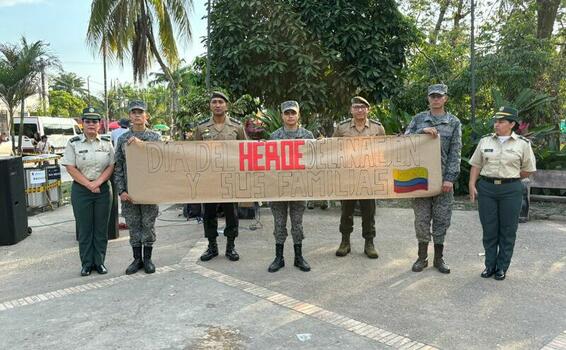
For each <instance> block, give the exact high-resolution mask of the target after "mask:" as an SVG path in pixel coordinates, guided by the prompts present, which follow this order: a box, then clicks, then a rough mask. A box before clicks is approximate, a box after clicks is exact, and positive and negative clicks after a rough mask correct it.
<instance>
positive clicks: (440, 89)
mask: <svg viewBox="0 0 566 350" xmlns="http://www.w3.org/2000/svg"><path fill="white" fill-rule="evenodd" d="M432 94H439V95H448V86H446V85H444V84H433V85H431V86H429V87H428V96H430V95H432Z"/></svg>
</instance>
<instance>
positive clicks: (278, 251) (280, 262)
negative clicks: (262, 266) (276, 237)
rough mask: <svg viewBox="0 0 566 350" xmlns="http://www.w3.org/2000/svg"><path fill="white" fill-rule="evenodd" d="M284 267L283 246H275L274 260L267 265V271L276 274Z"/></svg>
mask: <svg viewBox="0 0 566 350" xmlns="http://www.w3.org/2000/svg"><path fill="white" fill-rule="evenodd" d="M284 266H285V258H283V244H279V243H277V244H275V260H273V262H272V263H271V265H269V268H268V269H267V271H269V272H277V271H279V269H281V268H282V267H284Z"/></svg>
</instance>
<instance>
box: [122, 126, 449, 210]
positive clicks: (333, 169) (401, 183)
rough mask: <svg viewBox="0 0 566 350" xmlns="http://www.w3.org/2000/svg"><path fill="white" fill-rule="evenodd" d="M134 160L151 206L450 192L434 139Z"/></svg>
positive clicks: (231, 144)
mask: <svg viewBox="0 0 566 350" xmlns="http://www.w3.org/2000/svg"><path fill="white" fill-rule="evenodd" d="M126 159H127V168H128V193H129V194H130V196H131V197H132V198H133V199H134V201H135V202H136V203H144V204H159V203H220V202H254V201H292V200H320V199H370V198H413V197H430V196H434V195H437V194H439V193H440V189H441V184H442V174H441V171H440V141H439V138H432V137H431V136H428V135H410V136H382V137H360V138H347V137H344V138H328V139H322V140H277V141H198V142H197V141H187V142H169V143H161V142H141V143H134V144H132V145H129V146H127V148H126Z"/></svg>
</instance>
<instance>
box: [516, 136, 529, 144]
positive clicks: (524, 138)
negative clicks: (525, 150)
mask: <svg viewBox="0 0 566 350" xmlns="http://www.w3.org/2000/svg"><path fill="white" fill-rule="evenodd" d="M517 136H519V139H520V140H523V141H525V142H526V143H531V140H529V139H528V138H526V137H525V136H522V135H517Z"/></svg>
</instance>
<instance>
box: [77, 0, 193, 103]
mask: <svg viewBox="0 0 566 350" xmlns="http://www.w3.org/2000/svg"><path fill="white" fill-rule="evenodd" d="M191 9H192V0H93V1H92V5H91V15H90V20H89V25H88V30H87V42H88V43H89V44H90V45H91V46H92V47H93V48H95V49H100V50H101V51H102V50H103V49H104V48H107V49H108V54H109V56H110V57H112V58H115V59H116V60H118V61H119V62H120V63H123V62H124V59H125V58H126V57H131V59H132V67H133V72H134V80H137V81H140V82H141V81H142V80H143V79H144V78H145V77H146V75H147V72H148V69H149V66H150V64H151V62H152V61H153V59H155V60H156V61H157V62H158V64H159V66H160V67H161V70H162V71H163V72H164V74H165V76H166V77H167V80H168V81H169V83H170V85H171V90H172V92H173V103H174V110H176V108H177V86H176V83H175V80H174V78H173V76H172V74H171V71H170V69H169V66H173V67H174V66H176V65H178V63H179V61H180V59H179V52H178V50H177V43H176V41H175V29H174V28H176V29H177V32H178V33H179V34H180V36H181V37H182V38H184V39H186V40H187V41H189V40H190V39H191V36H192V34H191V27H190V23H189V11H190V10H191ZM154 27H155V29H157V33H158V35H157V36H155V35H154ZM165 61H166V62H167V63H168V64H169V66H168V65H167V64H166V62H165Z"/></svg>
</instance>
